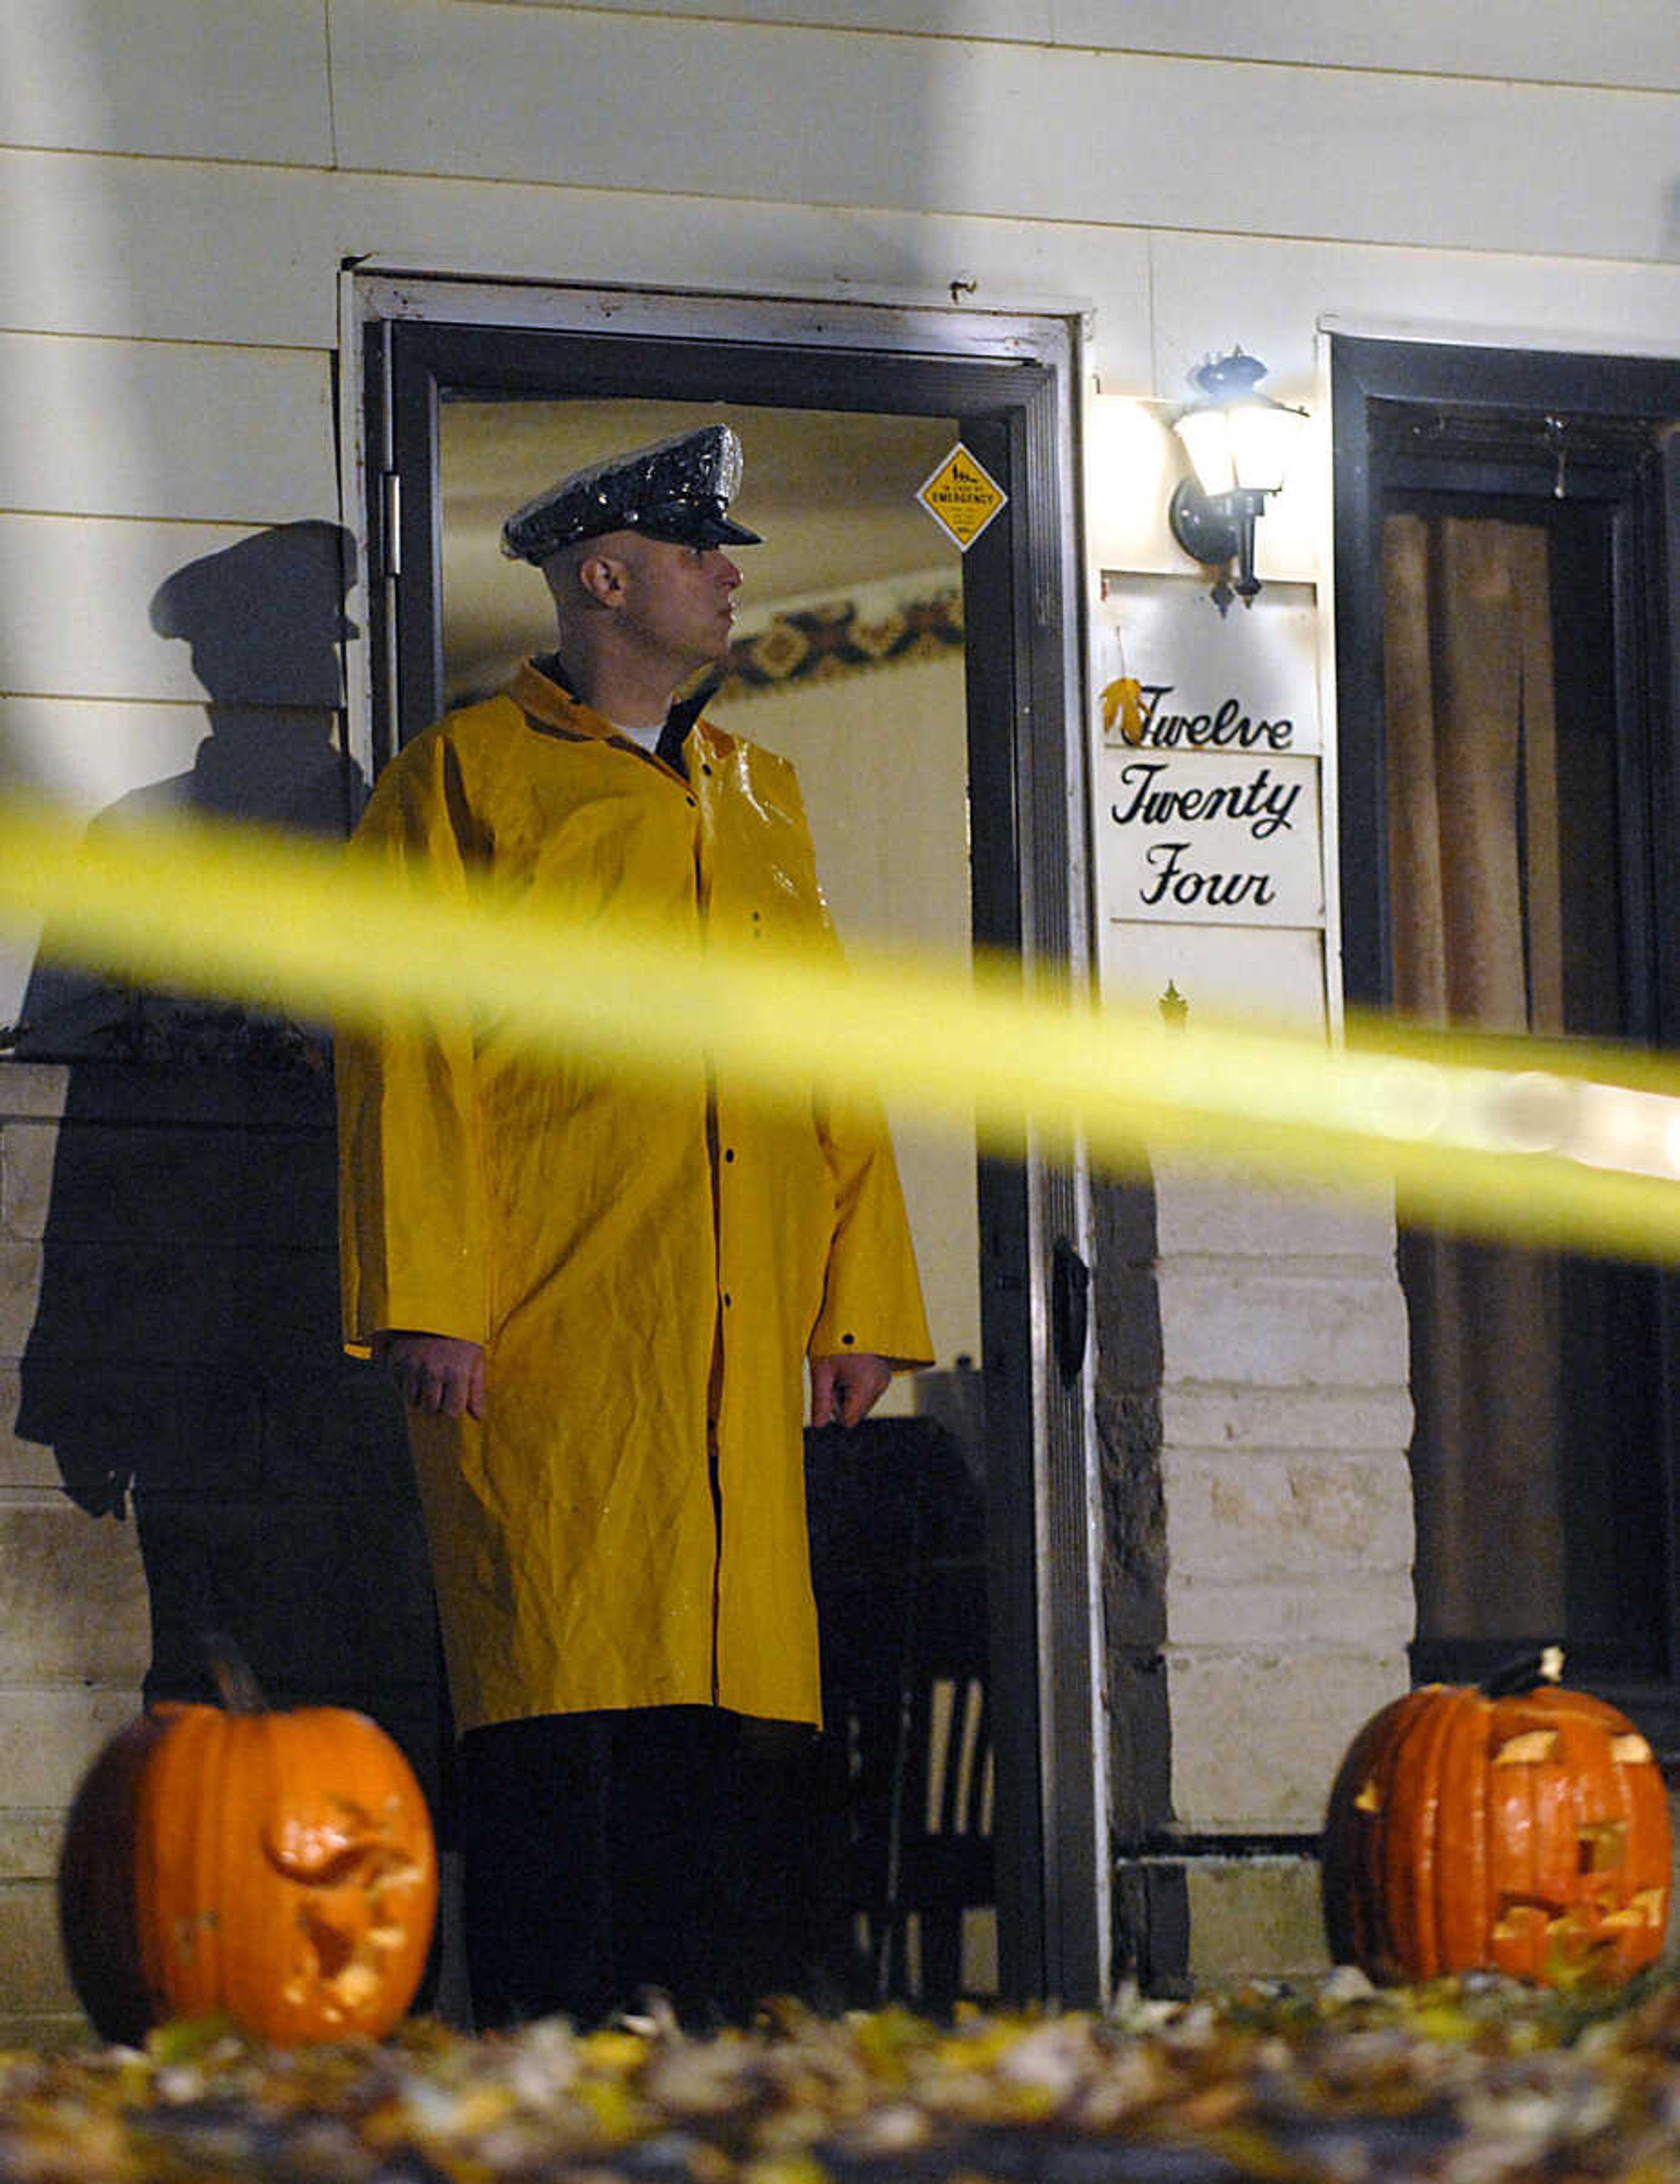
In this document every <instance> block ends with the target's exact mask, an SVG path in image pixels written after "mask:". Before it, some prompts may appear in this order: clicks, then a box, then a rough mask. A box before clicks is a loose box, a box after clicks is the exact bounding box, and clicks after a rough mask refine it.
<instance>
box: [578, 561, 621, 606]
mask: <svg viewBox="0 0 1680 2184" xmlns="http://www.w3.org/2000/svg"><path fill="white" fill-rule="evenodd" d="M624 575H625V571H624V564H623V562H622V561H620V560H619V559H618V558H617V557H616V555H615V554H585V555H584V557H583V559H582V560H581V561H580V562H579V563H578V565H577V581H578V584H579V587H580V588H581V590H582V591H583V592H584V593H585V594H586V596H587V597H588V598H589V599H593V600H594V601H595V602H596V604H598V605H599V606H604V607H608V606H613V605H615V604H617V602H618V600H619V599H620V597H621V596H622V594H623V592H624Z"/></svg>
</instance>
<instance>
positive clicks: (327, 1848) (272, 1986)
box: [58, 1678, 437, 2044]
mask: <svg viewBox="0 0 1680 2184" xmlns="http://www.w3.org/2000/svg"><path fill="white" fill-rule="evenodd" d="M223 1689H224V1692H225V1695H226V1696H227V1697H228V1699H229V1705H228V1708H227V1709H226V1710H224V1709H223V1708H220V1707H214V1706H182V1707H173V1708H160V1709H159V1711H158V1712H157V1713H155V1714H153V1715H148V1716H147V1717H146V1718H144V1719H142V1720H141V1721H138V1722H136V1723H133V1724H131V1725H130V1727H129V1728H128V1729H126V1730H124V1731H123V1732H122V1733H121V1734H120V1736H117V1737H115V1738H114V1739H113V1740H112V1741H111V1743H110V1744H109V1745H108V1746H107V1747H106V1748H105V1750H104V1752H103V1753H102V1754H101V1755H100V1757H99V1758H98V1759H97V1760H96V1761H95V1763H94V1764H93V1766H92V1769H90V1770H89V1772H88V1775H87V1776H86V1780H84V1782H83V1784H82V1786H81V1791H79V1793H78V1795H77V1797H76V1801H75V1806H74V1808H72V1811H71V1814H70V1825H69V1827H68V1830H67V1831H66V1836H65V1841H64V1854H63V1858H62V1859H61V1861H60V1865H59V1872H58V1904H59V1922H60V1928H61V1931H62V1934H63V1937H64V1952H65V1956H66V1958H67V1960H68V1963H69V1965H70V1977H71V1980H72V1981H73V1983H74V1985H75V1989H76V1992H77V1993H78V1995H79V1996H80V1997H81V2002H82V2004H83V2006H84V2008H85V2009H86V2011H87V2013H88V2015H89V2016H90V2017H91V2018H92V2020H93V2023H94V2025H95V2026H96V2027H97V2030H98V2031H100V2032H101V2033H102V2034H103V2036H105V2037H106V2038H107V2039H109V2040H122V2041H130V2042H131V2041H135V2040H137V2039H139V2038H140V2037H142V2036H143V2035H144V2033H145V2031H147V2028H148V2027H149V2026H151V2025H155V2024H159V2023H162V2022H164V2021H165V2020H168V2019H169V2018H171V2017H189V2016H197V2015H201V2014H208V2013H210V2012H213V2011H217V2010H225V2011H226V2012H227V2013H228V2014H230V2015H231V2016H233V2017H235V2018H236V2019H237V2020H239V2021H240V2023H241V2024H242V2025H244V2026H245V2027H246V2028H247V2030H248V2031H251V2032H253V2033H255V2034H258V2035H259V2036H262V2037H264V2038H265V2039H268V2040H271V2041H274V2042H279V2043H281V2044H291V2043H294V2042H300V2041H306V2040H328V2039H336V2038H340V2037H343V2036H348V2035H349V2034H352V2033H368V2034H371V2035H374V2036H379V2035H381V2034H383V2033H385V2032H387V2031H390V2030H391V2028H392V2025H395V2024H396V2023H397V2021H398V2019H399V2018H400V2017H401V2016H402V2014H403V2011H404V2010H405V2009H407V2008H408V2006H409V2003H410V2002H411V2001H412V2000H413V1999H414V1991H415V1989H416V1987H417V1986H418V1985H419V1983H420V1974H421V1972H422V1970H424V1967H425V1964H426V1952H427V1949H428V1947H429V1945H430V1942H431V1926H432V1919H433V1916H434V1914H435V1911H436V1908H437V1858H436V1853H435V1850H434V1847H433V1841H432V1833H431V1820H430V1819H429V1817H428V1815H427V1812H426V1800H425V1798H424V1797H422V1796H421V1794H420V1786H419V1784H418V1783H417V1782H416V1781H415V1780H414V1774H413V1771H412V1769H410V1768H409V1763H408V1762H407V1760H406V1759H404V1758H403V1755H402V1753H401V1752H399V1751H398V1748H397V1747H396V1746H395V1745H394V1744H393V1743H392V1741H391V1739H390V1738H389V1737H388V1736H387V1735H386V1734H385V1732H384V1730H381V1729H380V1728H379V1727H378V1726H377V1725H376V1724H375V1723H373V1722H371V1721H370V1720H368V1719H366V1718H365V1716H364V1715H361V1714H358V1713H349V1712H348V1711H346V1710H345V1709H343V1708H337V1707H305V1708H297V1709H296V1710H294V1711H291V1712H275V1713H270V1712H268V1711H267V1710H265V1709H263V1708H261V1704H260V1700H259V1698H258V1697H257V1695H256V1694H255V1691H254V1687H253V1686H251V1685H249V1682H248V1679H247V1680H246V1682H245V1683H244V1685H242V1686H241V1685H238V1684H237V1682H236V1680H230V1679H227V1678H224V1680H223Z"/></svg>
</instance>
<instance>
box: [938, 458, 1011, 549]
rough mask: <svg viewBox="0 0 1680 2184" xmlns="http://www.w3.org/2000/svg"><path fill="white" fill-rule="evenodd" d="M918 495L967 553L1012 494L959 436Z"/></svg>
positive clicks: (943, 528)
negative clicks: (976, 457) (966, 446)
mask: <svg viewBox="0 0 1680 2184" xmlns="http://www.w3.org/2000/svg"><path fill="white" fill-rule="evenodd" d="M916 499H918V500H919V501H920V502H921V504H922V506H923V507H924V508H925V509H926V510H927V512H928V514H929V515H931V516H932V518H933V521H935V522H936V523H937V525H938V526H939V528H940V529H941V530H942V531H943V532H945V534H946V536H947V537H948V538H953V539H954V540H955V541H956V543H957V545H958V546H959V547H960V549H961V550H962V551H963V552H964V553H965V554H966V553H967V551H968V549H969V548H970V547H971V546H972V545H973V543H974V542H975V540H976V538H979V536H980V534H981V532H982V531H983V530H984V529H985V528H986V526H987V524H988V523H989V522H990V521H992V518H993V516H994V515H996V514H997V513H998V510H999V509H1000V508H1002V507H1003V506H1004V504H1005V502H1006V501H1007V500H1008V499H1009V495H1008V493H1005V492H1004V488H1003V487H1002V486H1000V485H999V483H998V481H997V480H996V479H995V478H994V477H990V476H987V473H986V471H984V469H982V466H981V465H980V464H978V463H977V462H976V460H974V457H973V456H972V455H971V454H970V453H969V451H968V449H967V448H965V447H964V445H963V443H962V442H961V441H960V440H959V441H958V442H957V444H956V445H955V447H954V448H952V450H951V452H950V454H948V455H947V456H946V458H945V460H944V461H943V462H942V463H941V464H940V465H939V466H938V468H937V470H935V471H933V472H932V475H931V476H929V477H928V478H927V479H926V481H925V482H923V485H922V487H921V492H920V493H917V495H916Z"/></svg>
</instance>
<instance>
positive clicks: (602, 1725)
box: [460, 1707, 816, 2031]
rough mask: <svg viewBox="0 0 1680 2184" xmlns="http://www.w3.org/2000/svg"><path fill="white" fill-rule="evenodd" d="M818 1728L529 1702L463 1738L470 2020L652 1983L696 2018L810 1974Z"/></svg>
mask: <svg viewBox="0 0 1680 2184" xmlns="http://www.w3.org/2000/svg"><path fill="white" fill-rule="evenodd" d="M815 1749H816V1735H815V1731H814V1730H809V1729H806V1728H804V1727H802V1726H800V1725H798V1724H794V1723H789V1722H765V1721H754V1720H750V1719H747V1718H745V1717H743V1716H742V1715H739V1714H733V1713H725V1712H724V1711H722V1710H721V1709H720V1708H715V1707H651V1708H638V1709H637V1710H634V1711H631V1712H612V1713H576V1714H541V1715H537V1716H536V1717H534V1718H533V1719H530V1720H527V1721H515V1722H503V1723H498V1724H495V1725H493V1726H492V1727H491V1728H488V1729H476V1730H470V1731H469V1732H468V1733H467V1735H466V1736H464V1737H463V1738H462V1740H461V1752H460V1757H461V1774H460V1791H461V1808H460V1809H461V1848H462V1854H463V1867H464V1881H465V1889H464V1903H463V1911H464V1919H465V1941H466V1954H467V1975H468V1979H469V1982H470V1986H471V1991H472V2005H473V2016H474V2020H475V2022H476V2025H477V2027H478V2029H479V2030H480V2031H487V2030H489V2029H490V2028H491V2027H492V2026H495V2025H509V2024H513V2023H516V2022H518V2021H520V2020H525V2019H529V2018H532V2017H539V2016H546V2015H548V2014H551V2013H554V2012H564V2013H565V2014H567V2015H568V2016H570V2017H571V2018H572V2019H573V2020H575V2021H576V2023H578V2024H579V2025H593V2024H596V2023H598V2022H599V2021H600V2020H602V2019H603V2018H604V2017H606V2016H608V2015H609V2014H611V2013H612V2012H613V2011H614V2010H615V2009H626V2008H631V2007H634V2006H635V2005H636V2004H637V2003H638V2002H639V2001H640V2000H641V1999H642V1997H643V1993H644V1992H645V1991H646V1990H648V1989H657V1990H658V1991H659V1992H662V1993H664V1994H665V1995H667V1996H669V1997H670V1999H671V2001H672V2002H673V2003H675V2005H676V2009H677V2010H678V2012H679V2014H681V2016H682V2018H683V2019H684V2020H685V2022H687V2023H689V2024H691V2025H697V2026H704V2025H708V2024H713V2023H717V2022H720V2021H725V2020H732V2021H735V2022H744V2021H746V2020H748V2018H749V2017H750V2015H751V2014H752V2010H753V2007H754V2003H757V2002H758V2001H759V2000H760V1999H761V1998H762V1997H764V1996H765V1995H769V1994H775V1993H797V1992H802V1991H804V1989H805V1987H806V1985H807V1981H808V1975H809V1919H808V1915H807V1914H808V1909H809V1901H810V1898H809V1892H808V1891H807V1890H806V1889H805V1887H804V1886H803V1882H802V1875H801V1866H802V1863H803V1859H804V1847H805V1846H807V1845H808V1844H809V1842H810V1841H812V1840H813V1834H812V1829H811V1799H812V1797H813V1793H814V1789H815Z"/></svg>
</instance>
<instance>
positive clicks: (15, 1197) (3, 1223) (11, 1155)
mask: <svg viewBox="0 0 1680 2184" xmlns="http://www.w3.org/2000/svg"><path fill="white" fill-rule="evenodd" d="M57 1152H58V1124H57V1123H3V1124H0V1227H3V1228H4V1229H7V1230H8V1232H9V1233H10V1234H12V1235H14V1236H27V1237H33V1238H35V1239H36V1240H39V1239H40V1238H41V1237H42V1236H43V1235H45V1234H46V1232H47V1206H49V1204H50V1203H51V1202H52V1197H53V1159H54V1157H55V1156H56V1154H57Z"/></svg>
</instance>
